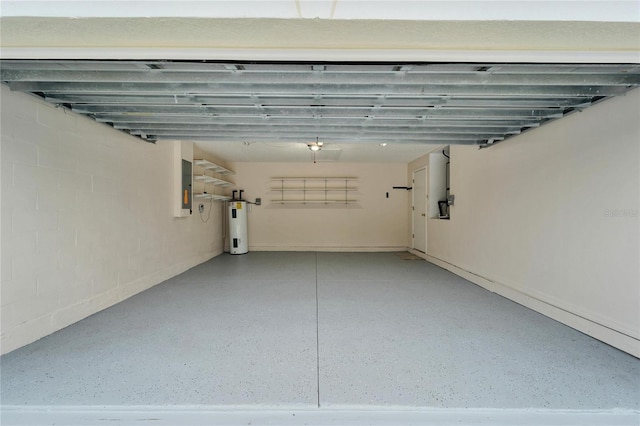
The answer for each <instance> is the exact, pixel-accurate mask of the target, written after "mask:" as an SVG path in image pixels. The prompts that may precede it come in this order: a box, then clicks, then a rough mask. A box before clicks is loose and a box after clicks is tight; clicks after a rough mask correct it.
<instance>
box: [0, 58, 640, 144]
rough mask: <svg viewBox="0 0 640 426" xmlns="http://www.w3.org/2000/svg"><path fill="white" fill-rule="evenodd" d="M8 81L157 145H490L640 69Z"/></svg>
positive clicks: (445, 66)
mask: <svg viewBox="0 0 640 426" xmlns="http://www.w3.org/2000/svg"><path fill="white" fill-rule="evenodd" d="M0 80H1V81H3V82H4V83H6V84H8V85H9V87H10V88H11V90H13V91H22V92H30V93H34V94H36V95H39V96H41V97H43V98H44V99H45V100H46V101H48V102H51V103H53V104H56V105H63V106H65V107H68V108H70V109H71V110H72V111H74V112H76V113H78V114H83V115H88V116H90V117H92V118H94V119H95V120H97V121H99V122H103V123H108V124H110V125H112V126H113V127H114V128H116V129H119V130H122V131H124V132H127V133H130V134H131V135H134V136H138V137H141V138H142V139H145V140H147V141H150V142H153V141H156V140H160V139H183V140H197V141H245V142H246V141H249V142H261V141H264V142H277V141H291V142H307V141H309V140H315V139H316V138H320V139H321V140H323V141H325V142H340V143H368V142H369V143H381V142H388V143H399V144H406V143H411V144H416V143H418V144H419V143H424V144H441V143H446V144H465V145H479V146H481V147H484V146H489V145H491V144H493V143H495V142H498V141H502V140H504V139H506V138H509V137H511V136H513V135H517V134H520V133H522V132H524V131H527V130H528V129H530V128H533V127H538V126H540V125H541V124H544V123H546V122H548V121H551V120H555V119H558V118H561V117H563V116H565V115H566V114H569V113H572V112H574V111H580V110H582V109H584V108H587V107H589V106H590V105H592V104H593V103H595V102H599V101H601V100H603V99H606V98H608V97H611V96H619V95H623V94H624V93H626V92H627V91H628V90H630V89H632V88H634V87H637V86H639V85H640V65H638V64H502V63H489V64H468V63H425V64H397V63H376V64H348V63H347V64H344V63H341V64H336V63H268V62H256V63H253V62H252V63H224V62H208V61H75V60H46V61H44V60H4V61H2V62H0Z"/></svg>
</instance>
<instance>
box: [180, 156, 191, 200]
mask: <svg viewBox="0 0 640 426" xmlns="http://www.w3.org/2000/svg"><path fill="white" fill-rule="evenodd" d="M191 174H192V164H191V161H187V160H182V191H181V196H182V208H183V209H188V210H191V195H192V194H191V179H192V176H191Z"/></svg>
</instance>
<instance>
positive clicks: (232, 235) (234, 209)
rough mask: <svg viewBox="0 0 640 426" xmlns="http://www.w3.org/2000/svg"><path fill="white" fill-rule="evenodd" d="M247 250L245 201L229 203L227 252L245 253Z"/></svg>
mask: <svg viewBox="0 0 640 426" xmlns="http://www.w3.org/2000/svg"><path fill="white" fill-rule="evenodd" d="M248 252H249V241H248V240H247V202H246V201H231V202H230V203H229V253H231V254H245V253H248Z"/></svg>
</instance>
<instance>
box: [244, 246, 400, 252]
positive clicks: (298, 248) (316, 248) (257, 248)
mask: <svg viewBox="0 0 640 426" xmlns="http://www.w3.org/2000/svg"><path fill="white" fill-rule="evenodd" d="M406 250H407V247H405V246H373V247H371V246H366V247H363V246H353V247H344V246H252V245H250V246H249V251H326V252H343V253H353V252H367V253H369V252H395V251H406Z"/></svg>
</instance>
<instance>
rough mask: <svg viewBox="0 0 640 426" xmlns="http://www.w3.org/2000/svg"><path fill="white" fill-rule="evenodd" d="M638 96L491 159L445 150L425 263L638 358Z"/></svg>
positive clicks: (518, 141) (516, 142)
mask: <svg viewBox="0 0 640 426" xmlns="http://www.w3.org/2000/svg"><path fill="white" fill-rule="evenodd" d="M639 116H640V90H639V89H636V90H634V91H633V92H630V93H628V94H627V96H623V97H619V98H615V99H611V100H608V101H605V102H603V103H600V104H598V105H595V106H593V107H591V108H589V109H587V110H585V111H583V112H581V113H576V114H573V115H570V116H568V117H565V118H563V119H561V120H558V121H555V122H553V123H550V124H548V125H545V126H542V127H540V128H539V129H536V130H533V131H531V132H528V133H525V134H523V135H520V136H518V137H515V138H513V139H510V140H508V141H505V142H504V143H501V144H498V145H496V146H493V147H491V148H489V149H485V150H478V149H477V148H474V147H464V146H452V147H451V193H452V194H454V195H455V197H456V198H455V205H454V206H452V207H451V220H449V221H446V220H437V219H433V220H428V225H427V226H428V233H427V234H428V249H427V254H428V255H429V256H430V259H431V260H433V261H435V262H436V263H438V264H440V265H442V266H444V267H446V268H448V269H451V270H453V271H454V272H457V273H460V274H461V275H463V276H465V277H466V278H469V279H471V280H472V281H475V282H477V283H479V284H481V285H483V286H486V287H487V288H490V289H492V290H494V291H497V292H499V293H501V294H504V295H506V296H507V297H510V298H511V299H513V300H516V301H518V302H520V303H523V304H525V305H527V306H531V307H533V308H534V309H536V310H538V311H540V312H543V313H545V314H547V315H549V316H552V317H554V318H556V319H558V320H560V321H562V322H565V323H567V324H569V325H571V326H573V327H575V328H578V329H580V330H581V331H584V332H586V333H587V334H590V335H592V336H594V337H596V338H598V339H601V340H604V341H606V342H607V343H610V344H612V345H614V346H617V347H619V348H621V349H623V350H625V351H627V352H630V353H633V354H634V355H636V356H640V343H639V342H640V341H639V340H638V339H640V272H639V261H638V259H640V250H639V237H640V226H639V223H640V216H639V213H638V212H639V207H640V202H639V199H640V121H639V120H638V117H639Z"/></svg>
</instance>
